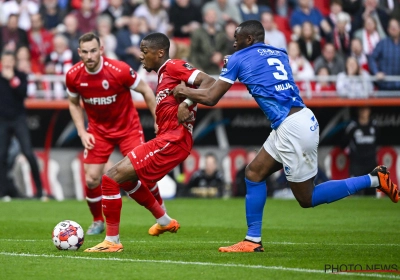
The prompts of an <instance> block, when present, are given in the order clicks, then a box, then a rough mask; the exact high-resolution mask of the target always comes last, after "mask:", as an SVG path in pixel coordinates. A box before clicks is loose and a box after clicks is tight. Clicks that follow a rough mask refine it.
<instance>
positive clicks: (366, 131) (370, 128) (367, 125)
mask: <svg viewBox="0 0 400 280" xmlns="http://www.w3.org/2000/svg"><path fill="white" fill-rule="evenodd" d="M378 138H379V131H378V127H377V124H376V121H375V120H373V119H371V108H369V107H360V108H358V109H357V118H356V119H355V120H352V121H351V122H350V123H349V124H348V126H347V127H346V129H345V133H344V137H343V138H342V139H343V140H342V143H341V146H342V148H344V149H345V152H346V154H348V155H349V160H350V170H349V171H350V176H351V177H356V176H361V175H363V174H367V173H368V170H371V168H374V167H373V166H377V154H376V152H377V143H379V142H378V140H379V139H378ZM375 193H376V190H375V189H373V188H370V190H368V189H367V190H366V191H365V192H364V194H371V195H374V194H375Z"/></svg>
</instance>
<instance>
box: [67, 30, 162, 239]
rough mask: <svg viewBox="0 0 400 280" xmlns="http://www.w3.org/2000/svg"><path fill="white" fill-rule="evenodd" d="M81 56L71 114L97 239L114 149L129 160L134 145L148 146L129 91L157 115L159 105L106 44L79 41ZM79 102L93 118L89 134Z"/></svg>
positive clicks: (73, 75) (71, 80) (71, 88)
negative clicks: (103, 178)
mask: <svg viewBox="0 0 400 280" xmlns="http://www.w3.org/2000/svg"><path fill="white" fill-rule="evenodd" d="M78 53H79V55H80V57H81V59H82V62H79V63H77V64H75V65H74V66H73V67H72V68H71V69H70V71H69V72H68V73H67V75H66V85H67V91H68V94H69V109H70V112H71V116H72V119H73V121H74V123H75V125H76V127H77V130H78V134H79V136H80V138H81V140H82V144H83V146H84V147H85V152H84V169H85V179H86V200H87V203H88V206H89V209H90V211H91V213H92V216H93V223H92V225H91V226H90V227H89V230H88V231H87V233H86V234H89V235H93V234H99V233H101V232H103V231H104V218H103V211H102V204H101V199H102V192H101V187H100V179H101V176H102V175H103V170H104V166H105V163H106V162H107V160H108V158H109V156H110V154H111V153H112V152H113V150H114V147H115V146H119V149H120V151H121V153H122V154H123V155H124V156H126V155H127V153H128V152H130V151H131V150H132V149H133V148H134V147H136V146H139V145H141V144H143V143H144V137H143V129H142V126H141V124H140V120H139V116H138V112H137V111H136V109H135V107H134V105H133V102H132V97H131V93H130V89H134V90H135V91H137V92H139V93H141V94H142V95H143V97H144V99H145V101H146V103H147V106H148V107H149V110H150V112H151V113H152V115H153V116H154V117H155V106H156V103H155V97H154V93H153V91H152V90H151V88H150V87H149V86H148V85H147V84H146V83H145V82H144V81H143V80H141V79H140V77H139V76H138V75H137V73H136V72H135V71H133V69H131V68H130V67H129V66H128V65H127V64H126V63H124V62H121V61H117V60H113V59H108V58H105V57H103V56H102V54H103V46H100V42H99V38H98V37H97V36H96V35H95V34H93V33H87V34H84V35H83V36H82V37H81V38H80V39H79V49H78ZM80 99H82V101H83V104H84V107H85V110H86V113H87V116H88V119H89V128H88V130H87V131H86V129H85V124H84V115H83V109H82V108H81V106H80ZM147 187H150V188H151V191H152V192H153V193H154V195H155V197H156V199H157V200H158V202H159V203H160V204H161V205H163V201H162V198H161V196H160V194H159V192H158V186H157V185H156V184H155V183H153V184H151V185H148V186H147ZM162 207H164V206H162Z"/></svg>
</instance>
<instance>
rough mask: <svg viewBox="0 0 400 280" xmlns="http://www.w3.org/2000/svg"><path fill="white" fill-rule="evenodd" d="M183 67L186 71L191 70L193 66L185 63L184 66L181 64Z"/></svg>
mask: <svg viewBox="0 0 400 280" xmlns="http://www.w3.org/2000/svg"><path fill="white" fill-rule="evenodd" d="M183 66H184V67H186V69H187V70H192V69H193V66H192V65H190V64H189V63H187V62H186V63H185V64H183Z"/></svg>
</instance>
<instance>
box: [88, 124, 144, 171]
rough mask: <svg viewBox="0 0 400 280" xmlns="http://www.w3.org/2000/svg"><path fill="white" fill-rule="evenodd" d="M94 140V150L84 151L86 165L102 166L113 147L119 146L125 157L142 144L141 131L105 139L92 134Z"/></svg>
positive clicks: (142, 136)
mask: <svg viewBox="0 0 400 280" xmlns="http://www.w3.org/2000/svg"><path fill="white" fill-rule="evenodd" d="M93 135H94V138H95V141H96V142H95V144H94V148H93V149H92V150H88V149H85V152H84V154H83V162H84V163H88V164H102V163H106V162H107V161H108V158H109V157H110V155H111V153H112V152H113V151H114V148H115V146H119V150H120V151H121V153H122V155H123V156H126V155H127V154H128V153H129V152H130V151H132V150H133V148H135V147H137V146H139V145H141V144H143V143H144V135H143V130H142V129H141V128H140V129H136V130H132V131H131V132H130V133H129V134H127V135H124V136H121V137H118V138H106V137H104V136H103V135H99V134H96V133H93Z"/></svg>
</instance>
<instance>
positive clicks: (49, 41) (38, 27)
mask: <svg viewBox="0 0 400 280" xmlns="http://www.w3.org/2000/svg"><path fill="white" fill-rule="evenodd" d="M31 21H32V28H31V29H30V30H29V31H28V40H29V48H30V53H31V59H32V69H33V71H34V72H35V73H44V63H45V61H46V58H47V56H48V55H50V53H51V52H52V51H53V34H52V33H51V32H50V31H48V30H46V29H45V28H44V27H43V20H42V16H41V15H40V14H34V15H32V16H31Z"/></svg>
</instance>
